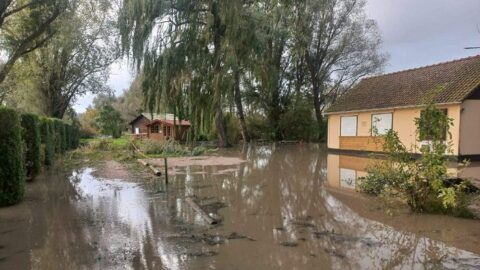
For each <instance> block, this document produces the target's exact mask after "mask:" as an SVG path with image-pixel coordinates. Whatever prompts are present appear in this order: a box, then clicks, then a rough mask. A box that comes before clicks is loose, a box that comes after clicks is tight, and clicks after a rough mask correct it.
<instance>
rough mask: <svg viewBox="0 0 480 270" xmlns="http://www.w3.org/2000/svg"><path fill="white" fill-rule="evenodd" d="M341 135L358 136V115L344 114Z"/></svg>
mask: <svg viewBox="0 0 480 270" xmlns="http://www.w3.org/2000/svg"><path fill="white" fill-rule="evenodd" d="M340 122H341V124H340V136H342V137H344V136H357V116H342V118H341V121H340Z"/></svg>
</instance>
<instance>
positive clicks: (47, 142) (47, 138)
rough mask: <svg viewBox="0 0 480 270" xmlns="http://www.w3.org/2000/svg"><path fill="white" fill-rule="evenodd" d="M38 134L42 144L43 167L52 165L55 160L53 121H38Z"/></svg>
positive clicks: (42, 119) (46, 119) (44, 119)
mask: <svg viewBox="0 0 480 270" xmlns="http://www.w3.org/2000/svg"><path fill="white" fill-rule="evenodd" d="M40 134H41V136H40V137H41V141H42V144H43V149H44V154H43V157H44V158H43V163H44V164H45V165H52V164H53V159H54V158H55V140H54V135H55V134H54V129H53V121H52V120H51V119H48V118H41V120H40Z"/></svg>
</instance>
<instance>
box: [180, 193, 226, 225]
mask: <svg viewBox="0 0 480 270" xmlns="http://www.w3.org/2000/svg"><path fill="white" fill-rule="evenodd" d="M185 201H186V202H187V203H188V204H189V205H190V206H191V207H192V208H193V210H195V212H197V213H198V214H200V216H201V217H202V218H203V220H205V222H207V223H208V224H210V225H214V224H217V223H218V221H217V220H215V219H214V218H212V217H211V216H210V215H208V214H207V213H206V212H205V211H203V209H202V208H201V207H200V206H199V205H198V204H197V203H196V202H194V201H193V200H192V198H190V197H187V198H186V199H185Z"/></svg>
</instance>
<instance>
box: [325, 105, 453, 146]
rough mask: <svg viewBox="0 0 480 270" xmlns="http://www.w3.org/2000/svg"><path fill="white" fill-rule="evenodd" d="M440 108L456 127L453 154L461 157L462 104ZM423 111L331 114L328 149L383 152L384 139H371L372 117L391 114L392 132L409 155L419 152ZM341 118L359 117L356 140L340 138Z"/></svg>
mask: <svg viewBox="0 0 480 270" xmlns="http://www.w3.org/2000/svg"><path fill="white" fill-rule="evenodd" d="M439 108H445V109H447V110H448V116H449V117H450V118H452V119H453V127H452V128H451V129H450V132H451V134H452V150H453V153H452V154H453V155H459V141H460V139H459V138H460V111H461V106H460V105H459V104H454V105H446V106H439ZM421 110H422V108H410V109H390V110H381V111H380V110H379V111H370V112H358V113H348V114H331V115H329V116H328V148H331V149H341V150H354V151H374V152H380V151H381V150H382V147H381V144H382V141H381V139H379V138H378V137H375V136H372V135H371V129H372V115H373V114H382V113H392V128H393V130H395V131H397V132H398V135H399V138H400V140H401V141H402V143H403V144H404V145H405V146H406V147H407V148H408V149H409V150H410V152H418V150H416V149H418V148H419V147H420V144H419V143H417V142H416V136H417V133H416V126H415V118H418V117H420V112H421ZM342 116H357V135H356V136H348V137H342V136H340V125H341V117H342ZM379 140H380V141H379Z"/></svg>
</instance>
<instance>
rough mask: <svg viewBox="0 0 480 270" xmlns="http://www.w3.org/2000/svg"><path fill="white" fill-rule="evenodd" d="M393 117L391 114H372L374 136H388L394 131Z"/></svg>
mask: <svg viewBox="0 0 480 270" xmlns="http://www.w3.org/2000/svg"><path fill="white" fill-rule="evenodd" d="M392 125H393V117H392V114H391V113H382V114H372V134H373V135H386V134H387V133H388V131H389V130H391V129H392Z"/></svg>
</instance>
